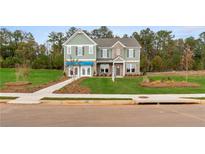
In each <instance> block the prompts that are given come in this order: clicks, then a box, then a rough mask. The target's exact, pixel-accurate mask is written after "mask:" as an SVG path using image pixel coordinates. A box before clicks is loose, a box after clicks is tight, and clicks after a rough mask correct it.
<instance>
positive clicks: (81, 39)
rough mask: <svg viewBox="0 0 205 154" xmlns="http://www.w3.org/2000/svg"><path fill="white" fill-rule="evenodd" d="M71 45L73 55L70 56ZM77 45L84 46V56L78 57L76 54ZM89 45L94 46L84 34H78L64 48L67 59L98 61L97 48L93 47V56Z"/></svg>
mask: <svg viewBox="0 0 205 154" xmlns="http://www.w3.org/2000/svg"><path fill="white" fill-rule="evenodd" d="M68 45H71V54H68V52H67V48H68ZM77 45H84V49H85V50H84V55H83V56H78V55H77V53H76V47H77ZM89 45H94V44H93V42H92V41H91V40H89V39H88V38H87V37H86V36H85V35H84V34H82V33H79V34H77V35H76V36H75V37H74V38H72V40H70V42H68V43H67V44H66V45H65V47H64V53H65V59H96V46H95V45H94V46H93V54H89Z"/></svg>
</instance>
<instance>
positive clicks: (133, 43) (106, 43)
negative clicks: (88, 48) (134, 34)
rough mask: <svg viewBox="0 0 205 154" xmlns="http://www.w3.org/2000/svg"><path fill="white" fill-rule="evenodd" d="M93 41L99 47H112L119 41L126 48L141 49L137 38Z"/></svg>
mask: <svg viewBox="0 0 205 154" xmlns="http://www.w3.org/2000/svg"><path fill="white" fill-rule="evenodd" d="M93 40H94V41H95V42H96V43H97V44H98V46H99V47H112V46H113V45H114V44H115V43H116V42H117V41H120V42H121V43H122V44H124V45H125V46H126V47H141V46H140V44H139V42H138V41H137V40H136V39H135V38H99V39H93Z"/></svg>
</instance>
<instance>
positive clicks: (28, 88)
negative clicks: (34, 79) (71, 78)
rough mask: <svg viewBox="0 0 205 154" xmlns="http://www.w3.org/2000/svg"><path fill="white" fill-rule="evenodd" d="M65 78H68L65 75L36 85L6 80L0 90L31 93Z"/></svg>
mask: <svg viewBox="0 0 205 154" xmlns="http://www.w3.org/2000/svg"><path fill="white" fill-rule="evenodd" d="M67 79H68V78H67V77H65V76H63V77H61V78H60V79H59V80H56V81H51V82H49V83H45V84H42V85H37V86H33V85H32V84H31V83H29V82H8V83H6V84H5V86H4V87H3V88H2V89H0V92H3V93H32V92H35V91H38V90H40V89H43V88H46V87H49V86H52V85H54V84H57V83H59V82H62V81H65V80H67Z"/></svg>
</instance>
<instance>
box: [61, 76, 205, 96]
mask: <svg viewBox="0 0 205 154" xmlns="http://www.w3.org/2000/svg"><path fill="white" fill-rule="evenodd" d="M163 77H167V76H166V75H165V76H163V75H161V76H151V77H150V78H151V79H152V80H160V79H162V78H163ZM171 79H172V80H175V81H184V80H185V77H184V76H171ZM142 80H143V77H130V78H129V77H125V78H117V79H116V81H115V82H112V80H111V78H86V79H84V80H81V82H80V83H79V84H80V86H81V87H83V88H85V87H86V88H88V89H89V93H94V94H183V93H205V76H190V77H189V80H188V81H189V82H193V83H198V84H199V85H200V86H199V87H194V88H191V87H184V88H181V87H180V88H148V87H142V86H140V83H141V82H142ZM64 89H65V88H64ZM67 89H69V85H68V86H67ZM62 91H63V89H61V93H66V91H65V92H62Z"/></svg>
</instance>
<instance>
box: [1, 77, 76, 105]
mask: <svg viewBox="0 0 205 154" xmlns="http://www.w3.org/2000/svg"><path fill="white" fill-rule="evenodd" d="M74 80H75V79H73V78H71V79H68V80H66V81H63V82H60V83H57V84H55V85H52V86H49V87H47V88H44V89H41V90H39V91H36V92H34V93H24V94H19V93H17V94H16V95H15V93H9V94H6V95H4V93H1V94H0V96H13V97H14V96H17V97H19V98H17V99H15V100H11V101H9V102H8V103H16V104H38V103H40V100H41V99H42V98H43V97H48V95H49V94H51V93H53V92H54V91H56V90H59V89H60V88H62V87H64V86H66V85H67V84H70V83H71V82H73V81H74Z"/></svg>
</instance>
